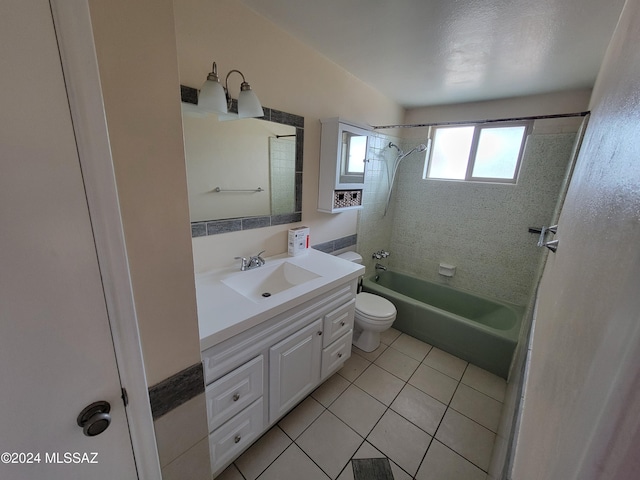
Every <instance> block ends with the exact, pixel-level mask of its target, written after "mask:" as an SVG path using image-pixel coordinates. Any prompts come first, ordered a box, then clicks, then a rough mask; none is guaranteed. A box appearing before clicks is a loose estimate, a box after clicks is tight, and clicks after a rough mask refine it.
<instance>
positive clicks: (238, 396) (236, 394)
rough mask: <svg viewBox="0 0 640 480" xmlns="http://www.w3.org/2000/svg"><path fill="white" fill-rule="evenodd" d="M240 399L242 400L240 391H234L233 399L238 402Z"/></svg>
mask: <svg viewBox="0 0 640 480" xmlns="http://www.w3.org/2000/svg"><path fill="white" fill-rule="evenodd" d="M238 400H240V394H239V393H234V394H233V401H234V402H237V401H238Z"/></svg>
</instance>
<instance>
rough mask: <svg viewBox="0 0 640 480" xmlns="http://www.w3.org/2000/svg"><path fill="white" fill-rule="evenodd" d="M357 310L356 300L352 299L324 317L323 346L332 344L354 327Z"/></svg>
mask: <svg viewBox="0 0 640 480" xmlns="http://www.w3.org/2000/svg"><path fill="white" fill-rule="evenodd" d="M355 311H356V301H355V299H354V300H351V301H349V302H347V303H345V304H344V305H341V306H339V307H338V308H336V309H335V310H332V311H331V312H329V313H327V314H326V315H325V317H324V338H323V339H322V346H323V347H327V346H329V345H331V344H332V343H333V342H334V341H336V340H337V339H338V338H340V337H342V336H343V335H344V334H345V333H347V332H348V331H349V330H351V329H352V328H353V318H354V315H355Z"/></svg>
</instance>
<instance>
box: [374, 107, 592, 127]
mask: <svg viewBox="0 0 640 480" xmlns="http://www.w3.org/2000/svg"><path fill="white" fill-rule="evenodd" d="M589 113H591V112H590V111H588V110H587V111H585V112H576V113H556V114H554V115H535V116H531V117H514V118H496V119H492V120H467V121H465V122H460V121H458V122H436V123H413V124H408V125H401V124H400V125H378V126H374V127H373V129H374V130H383V129H385V128H419V127H439V126H443V125H469V124H470V123H498V122H515V121H521V120H545V119H547V118H565V117H586V116H587V115H589Z"/></svg>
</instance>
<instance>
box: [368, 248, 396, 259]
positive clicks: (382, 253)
mask: <svg viewBox="0 0 640 480" xmlns="http://www.w3.org/2000/svg"><path fill="white" fill-rule="evenodd" d="M389 255H391V254H390V253H389V252H387V251H385V250H378V251H377V252H374V253H373V255H371V258H375V259H376V260H380V259H382V258H387V257H388V256H389Z"/></svg>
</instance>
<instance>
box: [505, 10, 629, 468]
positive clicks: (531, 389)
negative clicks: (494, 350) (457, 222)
mask: <svg viewBox="0 0 640 480" xmlns="http://www.w3.org/2000/svg"><path fill="white" fill-rule="evenodd" d="M638 40H640V3H639V2H637V1H628V2H627V3H626V5H625V9H624V11H623V14H622V17H621V21H620V23H619V25H618V27H617V29H616V32H615V34H614V37H613V39H612V43H611V45H610V48H609V50H608V53H607V56H606V57H605V61H604V63H603V66H602V69H601V71H600V75H599V77H598V81H597V83H596V86H595V88H594V93H593V97H592V101H591V110H592V116H591V120H590V123H589V126H588V128H587V131H586V135H585V140H584V143H583V147H582V150H581V153H580V156H579V158H578V161H577V164H576V170H575V173H574V176H573V180H572V182H571V185H570V187H569V191H568V194H567V199H566V202H565V205H564V209H563V211H562V213H561V216H560V221H559V226H558V235H557V238H558V239H559V240H560V245H559V248H558V251H557V253H556V254H555V255H551V256H550V257H549V260H548V262H547V266H546V269H545V272H544V276H543V279H542V282H541V285H540V292H539V307H538V312H537V316H536V320H535V322H536V323H535V330H534V337H533V344H532V350H531V352H530V362H531V363H530V368H529V379H528V382H527V385H526V391H525V402H524V410H523V416H522V425H521V429H520V432H519V436H518V443H517V450H516V456H515V464H514V469H513V472H512V478H514V479H517V480H520V479H522V480H536V479H540V480H542V479H545V480H546V479H556V478H562V479H580V480H590V479H594V480H595V479H597V480H605V479H631V478H640V461H639V460H638V455H637V447H638V441H639V440H640V415H638V412H639V408H640V388H639V387H640V380H639V379H640V370H639V364H638V358H640V313H639V312H640V297H639V296H638V285H640V250H638V245H640V216H639V213H638V212H640V163H639V162H638V158H640V137H639V136H638V131H640V108H638V105H640V80H639V79H640V52H639V51H638V49H637V45H638Z"/></svg>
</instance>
